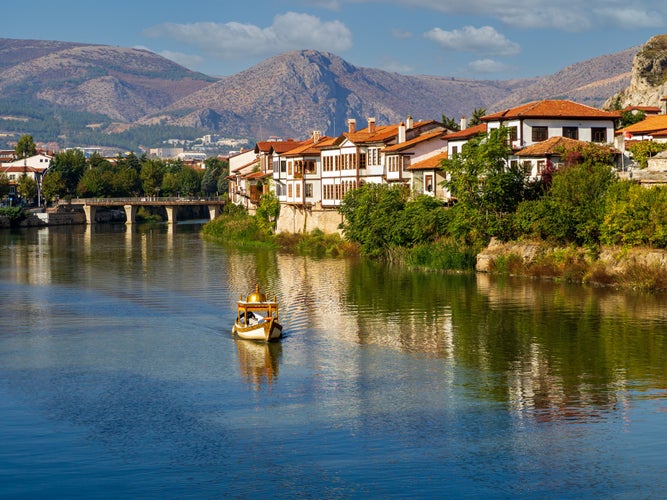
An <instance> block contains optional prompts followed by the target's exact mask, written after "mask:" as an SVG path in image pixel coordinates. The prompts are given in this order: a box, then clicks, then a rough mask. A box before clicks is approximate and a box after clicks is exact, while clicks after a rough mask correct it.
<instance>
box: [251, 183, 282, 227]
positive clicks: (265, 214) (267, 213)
mask: <svg viewBox="0 0 667 500" xmlns="http://www.w3.org/2000/svg"><path fill="white" fill-rule="evenodd" d="M279 215H280V200H279V199H278V198H277V197H276V195H275V194H273V193H272V192H271V191H269V192H268V193H264V194H263V195H262V197H261V198H260V199H259V205H258V206H257V211H256V212H255V216H256V218H257V225H258V226H259V227H260V229H262V230H263V231H266V232H271V233H272V232H273V231H274V230H275V228H276V221H277V220H278V216H279Z"/></svg>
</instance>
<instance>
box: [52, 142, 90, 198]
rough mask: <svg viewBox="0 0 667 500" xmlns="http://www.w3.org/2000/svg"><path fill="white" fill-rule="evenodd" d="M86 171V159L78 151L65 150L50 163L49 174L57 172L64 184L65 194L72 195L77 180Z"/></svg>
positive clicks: (77, 182) (81, 152) (77, 183)
mask: <svg viewBox="0 0 667 500" xmlns="http://www.w3.org/2000/svg"><path fill="white" fill-rule="evenodd" d="M85 170H86V157H85V155H84V154H83V151H81V150H80V149H67V150H65V151H61V152H60V153H57V154H56V155H55V156H54V157H53V160H52V161H51V168H50V169H49V172H59V173H60V175H61V177H62V180H63V181H64V182H65V186H66V190H67V194H70V195H71V194H74V193H75V192H76V188H77V186H78V185H79V180H81V177H82V176H83V173H84V172H85Z"/></svg>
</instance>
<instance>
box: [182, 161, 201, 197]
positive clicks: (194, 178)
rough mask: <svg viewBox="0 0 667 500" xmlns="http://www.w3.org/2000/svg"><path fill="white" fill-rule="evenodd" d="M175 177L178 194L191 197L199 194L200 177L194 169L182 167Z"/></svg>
mask: <svg viewBox="0 0 667 500" xmlns="http://www.w3.org/2000/svg"><path fill="white" fill-rule="evenodd" d="M176 176H177V177H178V181H179V186H180V192H181V193H182V194H185V195H187V196H192V195H194V194H197V193H199V192H200V188H201V175H200V173H199V172H197V171H196V170H195V169H194V168H190V167H183V168H182V169H181V171H180V172H179V173H178V174H176Z"/></svg>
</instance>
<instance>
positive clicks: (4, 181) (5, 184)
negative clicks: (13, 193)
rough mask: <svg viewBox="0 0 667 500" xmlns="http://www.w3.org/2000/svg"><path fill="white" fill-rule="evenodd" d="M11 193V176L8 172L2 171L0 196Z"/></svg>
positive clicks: (0, 175)
mask: <svg viewBox="0 0 667 500" xmlns="http://www.w3.org/2000/svg"><path fill="white" fill-rule="evenodd" d="M8 194H9V177H7V174H5V173H0V198H2V197H4V196H7V195H8Z"/></svg>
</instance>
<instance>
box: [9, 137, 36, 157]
mask: <svg viewBox="0 0 667 500" xmlns="http://www.w3.org/2000/svg"><path fill="white" fill-rule="evenodd" d="M14 152H15V153H16V156H18V157H19V158H28V157H30V156H35V155H36V154H37V147H36V146H35V141H34V140H33V139H32V136H31V135H28V134H24V135H22V136H21V137H19V140H18V142H17V143H16V147H15V148H14Z"/></svg>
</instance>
